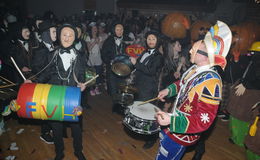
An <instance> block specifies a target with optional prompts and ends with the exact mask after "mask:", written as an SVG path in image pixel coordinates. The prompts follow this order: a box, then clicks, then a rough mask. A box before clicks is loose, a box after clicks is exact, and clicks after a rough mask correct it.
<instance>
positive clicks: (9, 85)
mask: <svg viewBox="0 0 260 160" xmlns="http://www.w3.org/2000/svg"><path fill="white" fill-rule="evenodd" d="M15 85H17V84H7V85H3V86H0V88H6V87H12V86H15Z"/></svg>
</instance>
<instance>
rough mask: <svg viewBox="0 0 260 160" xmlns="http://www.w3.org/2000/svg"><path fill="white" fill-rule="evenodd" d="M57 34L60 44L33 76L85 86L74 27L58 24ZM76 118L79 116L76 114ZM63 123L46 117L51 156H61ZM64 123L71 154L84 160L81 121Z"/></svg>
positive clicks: (83, 57)
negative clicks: (68, 136) (46, 62)
mask: <svg viewBox="0 0 260 160" xmlns="http://www.w3.org/2000/svg"><path fill="white" fill-rule="evenodd" d="M57 38H58V40H59V42H60V45H59V46H58V47H57V49H55V50H54V53H53V54H52V55H51V54H49V55H48V62H49V64H48V67H46V69H45V70H44V71H43V73H42V74H40V75H39V76H37V77H36V80H35V82H38V83H48V84H53V85H64V86H74V87H79V88H80V90H81V91H84V90H85V88H86V86H85V85H84V84H83V83H84V82H85V69H86V68H85V66H86V62H85V55H84V54H83V53H82V52H78V51H77V50H76V49H75V48H74V47H75V46H74V45H75V43H74V42H75V39H77V30H76V27H75V26H73V25H71V24H63V25H61V26H60V28H59V29H58V32H57ZM25 82H26V83H30V82H31V81H30V80H26V81H25ZM77 108H78V107H77ZM79 108H81V107H79ZM81 109H82V108H81ZM80 120H82V119H81V118H80ZM64 124H65V122H60V121H50V125H51V128H52V131H53V140H54V145H55V153H56V157H55V160H62V159H63V158H64V142H63V125H64ZM66 124H67V125H69V126H70V128H71V131H72V137H73V147H74V155H75V156H76V157H77V159H78V160H85V159H86V158H85V156H84V154H83V153H82V150H83V146H82V129H81V126H80V124H81V122H73V123H72V122H68V123H66Z"/></svg>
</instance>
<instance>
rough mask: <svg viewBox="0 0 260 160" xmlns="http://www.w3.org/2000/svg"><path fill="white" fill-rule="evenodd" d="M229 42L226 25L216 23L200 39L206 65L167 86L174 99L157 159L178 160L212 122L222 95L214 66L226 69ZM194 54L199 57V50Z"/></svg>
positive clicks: (230, 36) (192, 68)
mask: <svg viewBox="0 0 260 160" xmlns="http://www.w3.org/2000/svg"><path fill="white" fill-rule="evenodd" d="M231 39H232V34H231V31H230V29H229V28H228V26H227V25H226V24H225V23H223V22H221V21H218V22H217V24H216V25H214V26H213V27H211V29H210V31H209V32H208V33H207V34H206V36H205V39H204V40H203V42H204V43H205V46H206V49H207V53H206V52H205V56H207V57H208V60H209V63H208V64H206V63H205V65H201V66H197V65H193V66H192V67H191V68H190V69H188V70H187V71H186V72H185V73H184V74H183V76H182V78H181V80H180V81H177V82H174V83H173V84H171V85H170V86H168V87H167V89H168V90H169V92H168V97H171V96H175V95H177V97H176V101H175V104H174V107H173V110H172V113H171V114H170V125H169V126H168V128H166V129H164V130H162V131H161V133H160V138H161V141H160V148H159V150H158V154H157V157H156V160H179V159H181V158H182V156H183V153H184V151H185V148H186V146H190V145H192V144H194V143H196V142H197V140H198V139H199V138H200V134H201V133H202V132H204V131H206V130H207V129H208V128H209V127H210V126H211V124H212V123H213V121H214V119H215V117H216V114H217V111H218V106H219V103H220V101H221V96H222V95H221V93H222V80H221V77H220V76H219V74H218V73H217V72H216V71H215V70H214V69H215V68H214V66H220V67H222V69H224V68H225V65H226V60H225V56H226V55H227V53H228V50H229V48H230V45H231ZM201 43H202V42H201ZM191 54H193V53H192V52H191ZM196 54H199V52H198V50H197V51H196ZM203 54H204V53H203ZM161 119H163V118H161Z"/></svg>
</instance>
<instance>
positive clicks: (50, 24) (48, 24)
mask: <svg viewBox="0 0 260 160" xmlns="http://www.w3.org/2000/svg"><path fill="white" fill-rule="evenodd" d="M51 27H56V24H55V23H54V22H51V21H49V20H46V21H43V22H42V23H40V24H39V31H40V33H42V32H44V31H46V30H48V29H50V28H51Z"/></svg>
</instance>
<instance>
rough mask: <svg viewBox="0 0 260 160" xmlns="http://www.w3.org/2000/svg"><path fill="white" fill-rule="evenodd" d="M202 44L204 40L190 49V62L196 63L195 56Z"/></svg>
mask: <svg viewBox="0 0 260 160" xmlns="http://www.w3.org/2000/svg"><path fill="white" fill-rule="evenodd" d="M201 43H202V40H200V41H197V42H195V43H194V44H193V46H192V48H191V49H190V62H191V63H194V60H195V56H196V54H197V51H198V49H199V47H200V45H201Z"/></svg>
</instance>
